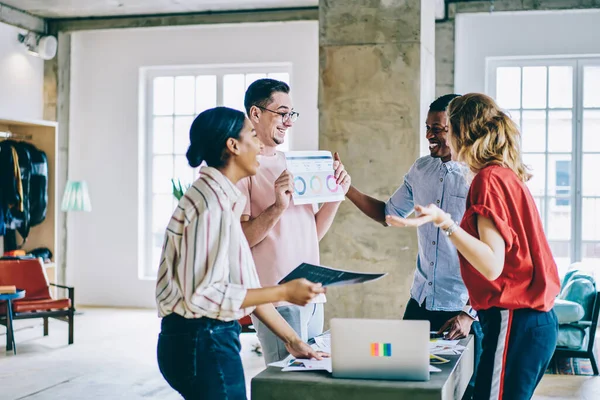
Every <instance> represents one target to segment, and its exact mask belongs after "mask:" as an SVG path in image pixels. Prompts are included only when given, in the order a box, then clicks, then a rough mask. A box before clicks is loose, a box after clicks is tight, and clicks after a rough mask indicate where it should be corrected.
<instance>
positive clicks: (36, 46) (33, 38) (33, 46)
mask: <svg viewBox="0 0 600 400" xmlns="http://www.w3.org/2000/svg"><path fill="white" fill-rule="evenodd" d="M19 42H21V43H23V44H24V45H25V47H27V51H28V52H29V54H33V55H34V56H37V57H40V58H41V59H43V60H51V59H53V58H54V56H55V55H56V50H57V47H58V42H57V40H56V38H55V37H54V36H43V35H39V34H37V33H35V32H27V33H26V34H25V35H23V34H21V33H20V34H19Z"/></svg>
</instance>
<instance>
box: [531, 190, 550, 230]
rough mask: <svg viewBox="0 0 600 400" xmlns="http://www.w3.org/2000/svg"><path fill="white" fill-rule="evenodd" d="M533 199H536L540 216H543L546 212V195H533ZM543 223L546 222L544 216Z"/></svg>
mask: <svg viewBox="0 0 600 400" xmlns="http://www.w3.org/2000/svg"><path fill="white" fill-rule="evenodd" d="M528 186H529V185H528ZM533 200H534V201H535V206H536V207H537V210H538V212H539V213H540V216H542V217H543V215H544V212H545V207H546V198H545V197H544V196H533ZM543 223H544V221H543V218H542V224H543ZM545 230H546V227H544V231H545Z"/></svg>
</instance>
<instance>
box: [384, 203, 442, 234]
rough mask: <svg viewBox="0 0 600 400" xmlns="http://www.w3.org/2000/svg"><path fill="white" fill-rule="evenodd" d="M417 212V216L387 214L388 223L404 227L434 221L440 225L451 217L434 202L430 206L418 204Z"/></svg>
mask: <svg viewBox="0 0 600 400" xmlns="http://www.w3.org/2000/svg"><path fill="white" fill-rule="evenodd" d="M415 212H416V213H417V216H416V217H414V218H401V217H397V216H395V215H386V217H385V220H386V222H387V223H388V225H391V226H397V227H400V228H404V227H407V226H414V227H417V226H421V225H425V224H427V223H429V222H433V223H434V224H435V225H436V226H439V225H440V224H442V223H443V222H444V221H446V220H448V219H449V218H450V216H449V215H448V214H447V213H445V212H444V211H443V210H442V209H441V208H439V207H438V206H436V205H434V204H430V205H428V206H419V205H416V206H415Z"/></svg>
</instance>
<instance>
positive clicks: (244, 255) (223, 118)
mask: <svg viewBox="0 0 600 400" xmlns="http://www.w3.org/2000/svg"><path fill="white" fill-rule="evenodd" d="M190 142H191V144H190V146H189V149H188V151H187V158H188V162H189V164H190V165H191V166H192V167H197V166H199V165H200V164H201V163H202V162H203V161H205V162H206V164H207V165H208V166H206V167H203V168H201V170H200V177H199V179H198V180H197V181H196V182H194V184H193V185H192V186H191V187H190V188H189V189H188V190H187V192H186V193H185V195H184V196H183V197H182V198H181V200H180V202H179V204H178V205H177V208H176V210H175V212H174V213H173V216H172V217H171V220H170V222H169V225H168V227H167V230H166V234H165V240H164V245H163V250H162V257H161V262H160V267H159V270H158V278H157V284H156V301H157V305H158V311H159V315H160V317H162V323H161V333H160V335H159V338H158V350H157V353H158V365H159V368H160V371H161V373H162V374H163V376H164V378H165V379H166V380H167V382H168V383H169V384H170V385H171V386H172V387H173V388H174V389H175V390H177V391H178V392H179V393H180V394H181V395H182V396H183V397H184V398H185V399H236V400H237V399H240V400H242V399H244V400H245V399H246V386H245V380H244V370H243V367H242V360H241V358H240V354H239V353H240V350H241V345H240V340H239V334H240V325H239V324H238V322H237V320H238V319H240V318H242V317H244V316H246V315H248V314H250V313H254V315H255V316H256V317H258V318H259V319H260V320H261V321H262V322H263V323H264V324H265V325H267V326H268V327H269V328H270V329H271V330H272V331H273V332H274V333H275V334H277V335H278V336H279V337H280V338H281V339H282V340H284V341H285V343H286V346H287V348H288V351H289V352H290V353H291V354H292V355H294V356H295V357H299V358H313V357H314V358H317V359H320V357H321V356H320V354H317V353H316V352H315V351H314V350H313V349H312V348H311V347H310V346H308V345H307V344H306V343H304V342H302V340H301V339H300V337H298V335H297V334H296V332H295V331H294V330H293V329H292V328H291V327H290V326H289V325H288V324H287V322H285V320H284V319H283V318H282V317H281V316H280V315H279V314H278V313H277V311H276V310H275V308H274V307H273V305H272V304H271V303H274V302H279V301H288V302H290V303H294V304H298V305H301V306H304V305H306V304H308V302H309V301H310V300H311V299H313V298H314V297H315V296H317V295H318V294H320V293H324V291H325V289H324V288H323V287H321V285H320V284H314V283H311V282H309V281H307V280H305V279H299V280H295V281H292V282H289V283H286V284H284V285H279V286H275V287H268V288H261V287H260V283H259V280H258V276H257V274H256V269H255V266H254V261H253V259H252V253H251V252H250V248H249V246H248V242H247V241H246V238H245V236H244V234H243V231H242V228H241V225H240V214H241V212H242V211H243V209H244V204H245V201H246V199H245V197H244V196H242V194H241V193H240V192H239V190H238V189H237V188H236V186H235V184H236V183H237V182H238V181H239V180H240V179H242V178H245V177H247V176H251V175H254V174H256V170H257V168H258V166H259V163H258V160H257V156H258V154H259V153H260V151H261V148H262V145H261V144H260V142H259V140H258V139H257V137H256V134H255V132H254V129H253V128H252V125H251V123H250V121H249V120H248V119H246V117H245V115H244V114H243V113H242V112H240V111H237V110H233V109H230V108H226V107H217V108H213V109H210V110H207V111H204V112H203V113H201V114H200V115H198V116H197V117H196V119H195V120H194V122H193V124H192V127H191V129H190ZM289 195H290V196H291V193H290V194H289Z"/></svg>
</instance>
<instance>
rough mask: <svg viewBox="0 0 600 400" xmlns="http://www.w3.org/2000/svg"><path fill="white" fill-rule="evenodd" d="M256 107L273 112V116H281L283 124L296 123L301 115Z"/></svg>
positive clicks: (294, 112)
mask: <svg viewBox="0 0 600 400" xmlns="http://www.w3.org/2000/svg"><path fill="white" fill-rule="evenodd" d="M256 107H258V108H260V109H261V110H265V111H269V112H272V113H273V114H278V115H281V122H282V123H284V124H285V123H286V122H288V121H291V122H296V120H297V119H298V117H299V116H300V114H299V113H297V112H296V111H290V112H278V111H273V110H269V109H268V108H265V107H261V106H256Z"/></svg>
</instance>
